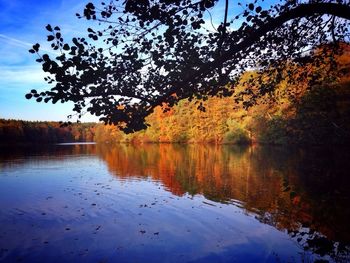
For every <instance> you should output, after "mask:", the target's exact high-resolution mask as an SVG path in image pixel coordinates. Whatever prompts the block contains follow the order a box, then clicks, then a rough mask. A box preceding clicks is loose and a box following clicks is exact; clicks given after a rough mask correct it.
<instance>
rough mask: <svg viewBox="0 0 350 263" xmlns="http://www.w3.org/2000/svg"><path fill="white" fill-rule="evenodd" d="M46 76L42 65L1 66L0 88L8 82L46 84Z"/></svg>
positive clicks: (4, 86)
mask: <svg viewBox="0 0 350 263" xmlns="http://www.w3.org/2000/svg"><path fill="white" fill-rule="evenodd" d="M45 76H46V74H45V73H44V72H43V71H42V70H41V68H40V66H17V67H14V66H11V67H10V66H0V90H1V89H3V88H6V86H10V85H8V84H24V85H28V84H38V85H45V81H44V77H45Z"/></svg>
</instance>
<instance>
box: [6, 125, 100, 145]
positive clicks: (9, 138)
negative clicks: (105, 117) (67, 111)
mask: <svg viewBox="0 0 350 263" xmlns="http://www.w3.org/2000/svg"><path fill="white" fill-rule="evenodd" d="M95 125H96V123H74V124H72V125H70V126H68V127H60V123H58V122H41V121H20V120H5V119H0V144H15V143H19V144H24V143H61V142H91V141H94V136H95Z"/></svg>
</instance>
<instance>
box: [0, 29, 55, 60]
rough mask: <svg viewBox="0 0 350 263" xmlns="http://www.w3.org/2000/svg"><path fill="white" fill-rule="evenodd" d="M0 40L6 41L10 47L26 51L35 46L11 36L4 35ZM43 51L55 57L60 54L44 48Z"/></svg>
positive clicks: (1, 35)
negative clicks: (21, 48)
mask: <svg viewBox="0 0 350 263" xmlns="http://www.w3.org/2000/svg"><path fill="white" fill-rule="evenodd" d="M0 40H2V41H5V42H6V43H7V44H9V45H13V46H18V47H23V48H25V49H30V48H31V47H32V46H33V43H29V42H26V41H23V40H20V39H17V38H13V37H9V36H7V35H4V34H0ZM41 50H43V51H45V52H48V53H51V54H54V55H58V54H59V53H57V52H54V51H53V50H51V49H47V48H45V47H44V48H43V47H42V48H41Z"/></svg>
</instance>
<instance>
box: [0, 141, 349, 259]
mask: <svg viewBox="0 0 350 263" xmlns="http://www.w3.org/2000/svg"><path fill="white" fill-rule="evenodd" d="M349 157H350V153H349V151H347V150H346V149H345V150H341V149H336V150H331V149H314V148H313V149H307V150H300V149H299V150H298V149H285V148H276V147H237V146H222V147H215V146H199V145H189V146H181V145H164V144H163V145H144V146H135V147H134V146H131V145H117V146H115V147H106V146H99V145H57V146H51V147H42V148H39V147H37V148H33V147H31V148H29V147H27V148H18V147H17V148H11V149H10V148H2V149H1V152H0V261H1V262H314V261H317V260H320V259H323V260H328V261H331V262H333V261H335V262H349V261H350V256H349V255H350V252H349V251H350V249H349V248H350V246H349V243H350V242H349V241H350V223H349V222H350V220H349V217H350V208H349V195H350V194H349V189H350V188H349V187H350V173H349V168H350V158H349Z"/></svg>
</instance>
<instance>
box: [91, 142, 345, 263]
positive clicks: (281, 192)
mask: <svg viewBox="0 0 350 263" xmlns="http://www.w3.org/2000/svg"><path fill="white" fill-rule="evenodd" d="M97 153H98V155H99V156H101V157H102V159H103V160H105V161H106V162H107V164H108V168H109V170H110V172H112V173H113V174H115V175H116V176H118V177H121V178H128V177H132V178H134V177H135V176H138V177H151V178H152V179H153V180H159V181H161V182H162V184H163V185H164V186H165V187H166V189H168V190H169V191H171V192H172V193H173V194H175V195H178V196H182V195H183V194H185V193H189V194H191V195H195V194H203V195H204V196H205V197H206V198H207V199H209V200H213V201H216V202H230V201H238V202H239V205H240V206H242V207H243V208H244V209H246V210H247V211H248V212H254V213H256V214H257V218H258V219H259V220H260V221H261V222H264V223H267V224H269V225H272V226H274V227H275V228H277V229H279V230H286V231H288V232H289V233H290V235H291V236H293V237H295V238H296V240H298V242H299V243H300V244H301V245H303V246H304V248H305V249H311V250H314V251H315V252H318V253H319V254H321V255H325V254H332V255H333V256H334V257H337V256H338V257H342V255H341V254H342V253H345V254H347V253H348V251H346V250H347V249H346V248H345V247H343V246H344V245H347V244H349V242H350V225H349V223H348V221H349V218H350V209H349V191H348V189H350V188H349V187H350V178H349V176H348V171H349V163H348V160H350V154H349V152H348V151H344V150H342V149H339V148H338V149H324V148H313V149H304V150H301V149H286V148H280V147H267V146H264V147H258V146H255V147H254V146H253V147H242V146H219V147H218V146H211V145H207V146H198V145H188V146H183V145H169V144H161V145H152V144H150V145H144V146H142V147H141V148H140V147H137V148H135V147H134V146H132V145H125V144H124V145H123V144H121V145H118V146H117V147H114V148H110V147H99V148H98V150H97ZM323 236H325V237H327V239H324V238H323ZM330 240H332V241H334V242H340V245H339V244H338V243H332V242H330ZM336 247H337V249H336ZM336 250H337V251H338V252H339V253H337V251H336ZM342 250H343V251H342ZM344 250H345V251H344ZM338 259H339V258H338Z"/></svg>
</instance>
